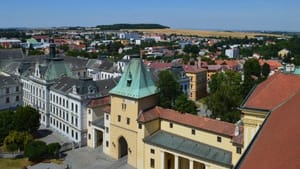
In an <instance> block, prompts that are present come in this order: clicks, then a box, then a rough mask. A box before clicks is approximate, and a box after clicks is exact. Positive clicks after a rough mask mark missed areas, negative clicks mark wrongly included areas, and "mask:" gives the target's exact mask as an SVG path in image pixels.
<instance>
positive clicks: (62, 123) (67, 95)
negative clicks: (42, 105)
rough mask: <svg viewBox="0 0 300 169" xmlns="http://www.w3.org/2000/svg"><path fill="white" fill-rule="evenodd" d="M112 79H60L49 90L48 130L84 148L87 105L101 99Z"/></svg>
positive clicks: (112, 85) (109, 87)
mask: <svg viewBox="0 0 300 169" xmlns="http://www.w3.org/2000/svg"><path fill="white" fill-rule="evenodd" d="M116 83H117V81H115V80H114V79H109V80H103V81H97V82H95V81H93V80H92V79H91V78H84V79H72V78H70V77H63V78H61V79H59V80H58V81H56V83H55V84H54V85H53V86H51V88H50V128H52V129H54V130H56V131H57V132H59V133H60V134H62V135H64V136H65V137H67V138H68V139H70V140H72V141H74V142H77V143H80V144H81V145H85V144H86V141H87V126H88V124H87V113H86V112H87V105H88V104H89V102H90V101H91V100H92V99H96V98H99V97H103V96H105V95H107V94H108V90H110V89H111V88H112V87H114V86H115V84H116Z"/></svg>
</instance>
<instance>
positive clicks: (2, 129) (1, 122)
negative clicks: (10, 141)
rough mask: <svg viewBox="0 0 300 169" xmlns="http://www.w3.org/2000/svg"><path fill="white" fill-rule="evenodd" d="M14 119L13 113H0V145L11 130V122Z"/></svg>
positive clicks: (8, 111)
mask: <svg viewBox="0 0 300 169" xmlns="http://www.w3.org/2000/svg"><path fill="white" fill-rule="evenodd" d="M13 119H14V112H13V111H10V110H5V111H1V112H0V143H2V142H3V140H4V138H5V137H6V136H7V135H8V133H9V131H10V130H12V129H13V124H12V121H13Z"/></svg>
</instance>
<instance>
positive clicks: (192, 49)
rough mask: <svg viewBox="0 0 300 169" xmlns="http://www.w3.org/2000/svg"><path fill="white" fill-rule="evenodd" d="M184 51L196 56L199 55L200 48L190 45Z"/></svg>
mask: <svg viewBox="0 0 300 169" xmlns="http://www.w3.org/2000/svg"><path fill="white" fill-rule="evenodd" d="M183 51H184V52H185V53H191V54H194V55H196V54H198V53H199V51H200V48H199V47H198V46H197V45H190V44H188V45H185V46H184V48H183Z"/></svg>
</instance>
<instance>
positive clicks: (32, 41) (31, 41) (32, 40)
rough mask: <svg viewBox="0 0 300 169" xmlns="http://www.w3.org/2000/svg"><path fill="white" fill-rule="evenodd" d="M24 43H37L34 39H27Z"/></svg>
mask: <svg viewBox="0 0 300 169" xmlns="http://www.w3.org/2000/svg"><path fill="white" fill-rule="evenodd" d="M26 41H27V43H30V44H36V43H38V42H37V41H36V40H35V39H34V38H30V39H27V40H26Z"/></svg>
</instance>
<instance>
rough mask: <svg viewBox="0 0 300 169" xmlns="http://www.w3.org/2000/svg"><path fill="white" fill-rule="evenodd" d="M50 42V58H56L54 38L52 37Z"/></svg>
mask: <svg viewBox="0 0 300 169" xmlns="http://www.w3.org/2000/svg"><path fill="white" fill-rule="evenodd" d="M49 42H50V58H55V57H56V56H55V55H56V51H55V50H56V49H55V47H56V45H55V43H54V40H53V39H50V40H49Z"/></svg>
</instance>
